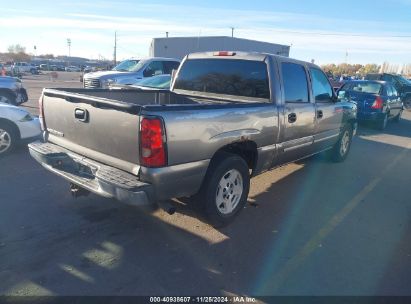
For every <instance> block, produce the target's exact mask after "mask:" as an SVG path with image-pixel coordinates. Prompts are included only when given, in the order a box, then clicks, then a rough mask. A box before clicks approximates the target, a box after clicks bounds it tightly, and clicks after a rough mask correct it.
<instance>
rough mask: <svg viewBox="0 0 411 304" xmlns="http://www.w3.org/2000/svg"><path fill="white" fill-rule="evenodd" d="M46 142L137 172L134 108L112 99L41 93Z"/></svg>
mask: <svg viewBox="0 0 411 304" xmlns="http://www.w3.org/2000/svg"><path fill="white" fill-rule="evenodd" d="M42 98H43V115H44V117H45V125H46V129H47V131H48V136H49V137H48V141H49V142H52V143H55V144H57V145H59V146H61V147H64V148H66V149H68V150H71V151H73V152H76V153H78V154H80V155H84V156H85V157H88V158H91V159H94V160H97V161H100V162H103V163H105V164H107V165H111V166H113V167H117V168H119V169H122V170H125V171H127V172H130V173H133V174H135V175H137V174H138V171H139V123H140V117H139V115H138V114H137V113H136V111H130V110H129V109H127V107H124V108H122V107H121V104H119V103H118V102H116V101H113V102H110V101H109V100H104V99H100V101H101V102H99V99H98V98H93V100H90V98H88V97H87V96H84V97H82V96H81V95H79V94H77V95H70V94H67V93H64V92H61V93H59V92H58V91H56V90H47V89H46V90H45V91H44V92H43V97H42Z"/></svg>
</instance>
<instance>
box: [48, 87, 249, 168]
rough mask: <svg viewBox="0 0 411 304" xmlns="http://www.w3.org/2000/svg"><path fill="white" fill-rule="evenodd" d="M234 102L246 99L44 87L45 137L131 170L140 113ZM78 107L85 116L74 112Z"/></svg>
mask: <svg viewBox="0 0 411 304" xmlns="http://www.w3.org/2000/svg"><path fill="white" fill-rule="evenodd" d="M248 103H250V102H248ZM249 105H255V104H249ZM239 106H247V105H246V104H244V102H240V101H238V100H230V101H228V100H223V99H221V98H220V99H211V98H200V97H198V98H197V97H191V96H190V97H189V96H185V95H181V94H176V93H173V92H170V91H168V90H147V91H145V90H138V89H137V90H107V89H44V91H43V109H44V118H45V125H46V128H47V140H48V141H49V142H51V143H54V144H57V145H59V146H61V147H63V148H66V149H68V150H71V151H73V152H75V153H79V154H81V155H84V156H85V157H88V158H91V159H94V160H97V161H101V162H103V163H105V164H108V165H111V166H114V167H116V168H119V169H122V170H125V171H127V172H130V173H132V174H135V175H137V174H138V172H139V169H140V166H139V161H140V143H139V127H140V115H143V114H144V115H150V114H151V113H153V114H154V113H155V115H160V116H163V117H164V115H163V114H165V113H166V112H170V111H172V112H175V111H186V113H187V112H190V113H192V110H194V109H193V107H195V109H196V110H199V109H200V108H201V109H202V111H201V113H203V111H204V113H205V112H207V110H212V109H215V108H216V107H217V108H221V107H222V108H225V109H226V110H227V109H233V108H235V107H239ZM77 112H81V113H83V114H84V117H78V116H77ZM196 112H197V111H196ZM157 113H158V114H157ZM180 115H181V114H180ZM190 115H192V114H190ZM181 117H183V116H181ZM184 121H185V120H184ZM184 121H182V122H184ZM183 130H184V127H183ZM166 131H167V126H166ZM168 131H170V130H168Z"/></svg>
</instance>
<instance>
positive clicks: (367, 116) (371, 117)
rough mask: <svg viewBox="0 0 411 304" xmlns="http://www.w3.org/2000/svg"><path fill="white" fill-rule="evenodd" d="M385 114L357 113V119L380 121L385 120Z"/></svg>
mask: <svg viewBox="0 0 411 304" xmlns="http://www.w3.org/2000/svg"><path fill="white" fill-rule="evenodd" d="M384 116H385V113H382V112H370V113H360V112H358V113H357V119H358V120H359V121H378V120H383V119H384Z"/></svg>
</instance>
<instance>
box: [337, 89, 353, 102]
mask: <svg viewBox="0 0 411 304" xmlns="http://www.w3.org/2000/svg"><path fill="white" fill-rule="evenodd" d="M337 100H338V101H350V94H349V93H348V92H347V91H344V90H339V91H338V95H337Z"/></svg>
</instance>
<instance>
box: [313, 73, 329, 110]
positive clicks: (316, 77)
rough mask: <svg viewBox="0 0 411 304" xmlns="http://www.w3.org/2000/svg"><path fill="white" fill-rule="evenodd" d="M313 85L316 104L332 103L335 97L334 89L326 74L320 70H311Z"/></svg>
mask: <svg viewBox="0 0 411 304" xmlns="http://www.w3.org/2000/svg"><path fill="white" fill-rule="evenodd" d="M310 72H311V85H312V89H313V94H314V99H315V101H316V102H330V101H331V100H332V97H333V88H332V87H331V85H330V83H329V82H328V79H327V77H326V76H325V74H324V73H323V72H322V71H320V70H319V69H315V68H310Z"/></svg>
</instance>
